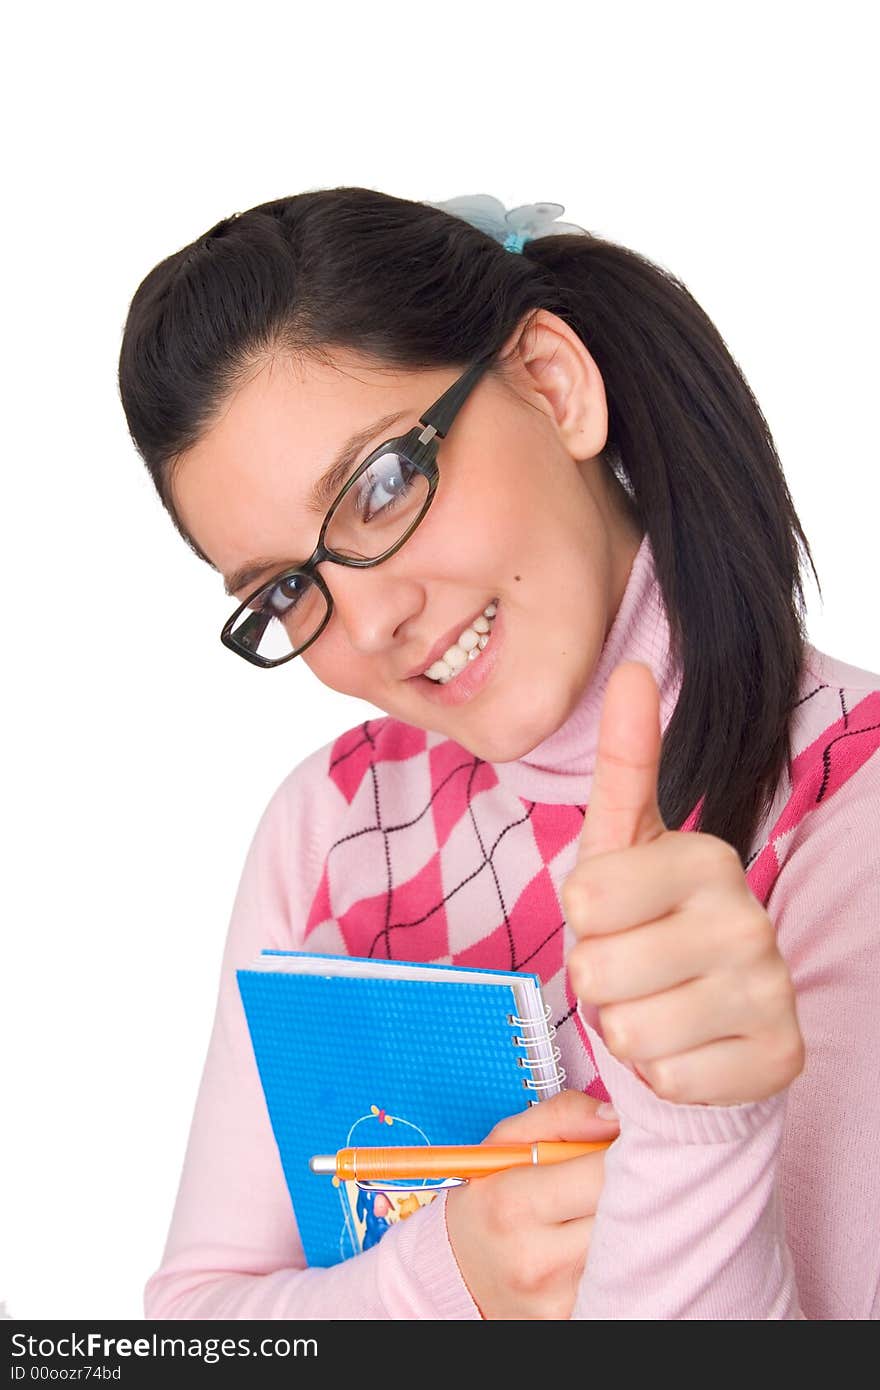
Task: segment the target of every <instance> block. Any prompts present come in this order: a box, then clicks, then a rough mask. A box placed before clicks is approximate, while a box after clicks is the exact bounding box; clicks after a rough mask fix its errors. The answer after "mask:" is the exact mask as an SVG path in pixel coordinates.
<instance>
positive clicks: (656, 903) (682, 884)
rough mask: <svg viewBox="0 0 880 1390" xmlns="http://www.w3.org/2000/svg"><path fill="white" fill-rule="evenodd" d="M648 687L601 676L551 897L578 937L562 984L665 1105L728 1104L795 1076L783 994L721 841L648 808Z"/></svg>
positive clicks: (797, 1045) (642, 675) (757, 919)
mask: <svg viewBox="0 0 880 1390" xmlns="http://www.w3.org/2000/svg"><path fill="white" fill-rule="evenodd" d="M659 762H660V718H659V692H658V690H657V686H656V683H655V681H654V677H653V675H652V673H651V671H650V668H648V667H647V666H644V665H643V664H642V663H640V662H624V663H623V664H622V665H621V666H618V667H617V668H616V669H615V670H614V671H613V672H612V675H611V679H610V680H609V682H608V689H607V691H606V695H605V702H604V705H603V708H602V718H601V724H600V730H599V746H598V750H597V756H596V770H595V774H594V777H593V789H592V795H591V798H590V805H589V809H588V811H587V815H586V820H585V822H584V828H583V832H582V836H581V841H580V845H579V847H578V858H577V863H576V864H575V867H574V869H573V870H572V871H571V873H570V874H569V875H568V877H567V878H566V880H565V882H564V883H563V885H562V888H561V890H560V896H561V898H562V903H563V907H564V909H565V913H566V917H567V919H568V922H569V924H570V926H571V928H572V930H573V932H574V934H575V935H576V936H577V937H579V938H580V940H579V941H578V944H577V945H576V946H574V948H573V949H572V950H571V951H570V952H569V955H568V961H567V965H568V972H569V977H570V979H571V984H572V988H573V990H574V992H575V994H577V996H578V997H579V998H580V999H581V1000H582V1001H585V1002H588V1003H591V1004H594V1005H596V1006H597V1007H598V1010H599V1019H600V1022H601V1027H602V1034H603V1037H604V1040H605V1044H606V1046H607V1047H608V1049H609V1051H611V1052H613V1053H614V1055H615V1056H616V1057H619V1058H620V1059H621V1060H622V1061H626V1062H629V1063H631V1064H632V1065H633V1066H634V1068H635V1070H636V1071H637V1072H638V1074H639V1075H640V1076H641V1077H642V1078H643V1079H644V1080H645V1081H646V1082H647V1083H648V1085H649V1086H651V1087H652V1088H653V1090H654V1091H655V1092H656V1093H657V1095H659V1096H662V1097H664V1098H665V1099H667V1100H672V1101H679V1102H685V1103H689V1104H695V1103H697V1104H704V1105H735V1104H738V1103H742V1102H746V1101H754V1100H763V1099H765V1098H766V1097H767V1096H770V1095H773V1094H774V1093H775V1092H777V1091H780V1090H782V1089H783V1088H784V1087H785V1086H787V1085H788V1084H789V1082H791V1081H792V1080H793V1079H794V1078H795V1077H796V1076H797V1075H798V1073H799V1072H800V1071H801V1070H802V1068H803V1064H804V1044H803V1039H802V1037H801V1033H800V1028H799V1027H798V1021H797V1013H796V1009H795V995H794V988H793V986H792V983H791V978H790V976H789V973H788V968H787V966H786V964H785V961H784V960H783V959H782V956H781V955H780V954H779V950H778V949H777V945H776V933H775V931H774V929H773V924H772V922H771V921H770V918H769V917H768V915H767V913H766V912H765V911H764V909H763V907H762V906H761V904H760V903H759V901H758V899H757V898H756V897H755V896H754V894H753V893H752V891H751V889H750V888H749V885H748V882H747V880H746V876H745V873H744V871H743V868H742V864H741V862H740V857H739V855H738V853H737V851H736V850H735V849H734V848H733V846H732V845H729V844H728V843H727V842H726V841H725V840H722V839H719V838H718V837H716V836H714V835H706V834H703V833H702V832H697V831H684V832H683V831H675V830H667V829H666V827H665V826H664V824H663V821H662V820H661V817H660V811H659V808H658V805H657V770H658V766H659Z"/></svg>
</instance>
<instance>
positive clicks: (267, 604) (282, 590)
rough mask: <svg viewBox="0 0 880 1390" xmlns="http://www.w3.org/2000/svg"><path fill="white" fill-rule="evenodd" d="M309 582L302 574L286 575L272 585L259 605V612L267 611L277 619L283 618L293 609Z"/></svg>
mask: <svg viewBox="0 0 880 1390" xmlns="http://www.w3.org/2000/svg"><path fill="white" fill-rule="evenodd" d="M310 583H311V581H310V580H309V579H307V578H306V576H305V575H302V574H288V575H285V576H284V578H283V579H279V581H278V583H277V584H275V585H273V587H272V588H271V589H270V590H269V592H268V594H266V595H265V597H264V599H263V602H262V603H261V610H262V611H264V612H265V611H266V610H268V611H269V612H271V613H272V614H273V616H275V617H277V618H281V617H284V615H285V614H286V613H289V612H290V610H291V608H295V607H296V605H297V604H298V603H299V601H300V599H301V598H302V596H303V594H304V593H305V591H306V589H307V588H308V587H309V586H310Z"/></svg>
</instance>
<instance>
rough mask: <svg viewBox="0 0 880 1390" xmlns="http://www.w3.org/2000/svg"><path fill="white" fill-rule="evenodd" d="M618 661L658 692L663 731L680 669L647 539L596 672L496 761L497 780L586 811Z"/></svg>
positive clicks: (634, 563)
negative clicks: (542, 729)
mask: <svg viewBox="0 0 880 1390" xmlns="http://www.w3.org/2000/svg"><path fill="white" fill-rule="evenodd" d="M622 661H642V662H644V663H645V664H646V665H647V666H649V667H650V668H651V670H652V672H653V674H654V679H655V680H656V682H657V685H658V688H659V691H660V719H661V725H662V728H663V730H664V731H665V729H666V726H667V724H668V723H669V720H670V719H671V718H672V713H673V710H674V709H675V704H676V701H677V699H678V692H679V689H680V687H681V671H680V670H679V669H678V667H677V666H676V664H675V663H674V662H673V660H672V657H671V653H670V634H669V623H668V619H667V616H666V607H665V604H664V602H663V596H662V593H661V591H660V585H659V583H658V582H657V577H656V573H655V570H654V556H653V552H652V550H651V543H650V540H649V538H648V536H647V533H646V534H645V535H644V536H643V537H642V540H641V544H640V545H639V548H638V550H637V552H636V555H635V559H634V560H633V561H632V564H631V567H630V570H629V574H628V576H627V577H626V581H625V585H624V589H623V595H622V597H621V600H620V604H619V606H618V609H617V613H616V615H615V618H614V621H613V622H612V624H611V627H610V628H609V630H608V634H607V636H606V638H605V642H604V644H603V647H602V652H601V655H600V657H599V660H598V662H597V664H596V667H595V669H594V671H593V673H592V676H591V677H590V679H589V681H588V682H587V685H586V688H585V689H584V691H583V692H582V694H581V696H580V699H579V700H578V702H577V704H576V705H575V707H574V709H573V710H572V712H571V714H570V715H569V716H568V718H567V719H566V720H565V722H564V723H563V724H561V725H560V726H559V728H558V729H556V730H554V732H553V733H552V734H550V735H549V736H548V737H547V738H545V739H543V740H542V742H541V743H539V744H538V745H537V746H536V747H535V748H533V749H531V751H530V752H528V753H525V754H524V755H523V756H522V757H520V758H516V759H514V760H513V761H512V762H507V763H493V764H492V767H493V770H494V772H495V774H496V776H497V778H498V781H499V782H500V783H501V784H502V785H503V786H505V787H508V788H509V789H510V790H511V791H514V792H516V793H517V794H518V795H520V796H522V797H525V798H527V799H529V800H534V801H541V802H547V803H551V804H552V803H560V804H562V803H564V804H567V805H586V804H587V803H588V802H589V799H590V789H591V786H592V779H593V769H594V767H595V764H596V747H597V744H598V734H599V716H600V714H601V711H602V701H603V699H604V696H605V689H606V687H607V685H608V680H609V678H610V676H611V672H612V671H613V670H614V668H615V666H618V665H619V664H620V662H622Z"/></svg>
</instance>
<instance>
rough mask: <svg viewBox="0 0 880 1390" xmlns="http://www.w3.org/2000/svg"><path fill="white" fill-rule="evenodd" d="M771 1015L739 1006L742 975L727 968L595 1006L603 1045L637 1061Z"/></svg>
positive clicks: (742, 1029)
mask: <svg viewBox="0 0 880 1390" xmlns="http://www.w3.org/2000/svg"><path fill="white" fill-rule="evenodd" d="M774 1021H775V1020H774V1019H773V1018H771V1017H766V1018H765V1017H762V1018H760V1019H759V1018H758V1017H756V1016H755V1015H754V1014H752V1013H750V1012H748V1013H747V1012H745V1011H744V1009H743V987H742V979H741V977H740V976H739V975H735V974H733V973H728V972H724V973H723V974H717V975H708V976H702V977H701V978H699V979H696V980H688V981H687V983H686V984H683V985H676V986H675V988H674V989H667V990H664V991H663V993H662V994H651V995H648V996H646V997H645V998H643V999H627V1000H624V1001H623V1003H618V1004H606V1005H602V1006H601V1007H600V1009H599V1022H600V1024H601V1028H602V1036H603V1038H604V1040H605V1045H606V1047H607V1048H608V1050H609V1051H610V1052H613V1053H614V1055H615V1057H619V1058H620V1059H621V1061H623V1060H629V1061H634V1062H638V1063H639V1064H640V1065H641V1063H642V1062H644V1061H654V1060H655V1059H657V1058H660V1057H667V1056H669V1055H671V1054H673V1053H677V1052H687V1051H689V1050H690V1049H691V1048H694V1047H702V1046H703V1044H704V1043H709V1042H714V1041H716V1040H717V1039H719V1038H727V1037H734V1038H735V1037H739V1036H744V1035H745V1034H746V1033H747V1032H749V1033H751V1032H752V1030H753V1028H754V1029H757V1028H759V1027H769V1026H771V1025H772V1023H773V1022H774Z"/></svg>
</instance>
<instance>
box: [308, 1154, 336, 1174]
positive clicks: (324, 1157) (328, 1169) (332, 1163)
mask: <svg viewBox="0 0 880 1390" xmlns="http://www.w3.org/2000/svg"><path fill="white" fill-rule="evenodd" d="M309 1167H310V1168H311V1170H312V1172H313V1173H329V1174H331V1175H332V1174H333V1173H335V1172H336V1155H335V1154H315V1156H314V1158H310V1159H309Z"/></svg>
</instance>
